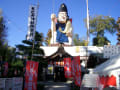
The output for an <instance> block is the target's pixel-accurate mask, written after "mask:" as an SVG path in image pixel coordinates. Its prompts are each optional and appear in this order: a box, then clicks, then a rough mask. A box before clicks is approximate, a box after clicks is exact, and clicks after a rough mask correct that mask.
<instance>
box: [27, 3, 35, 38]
mask: <svg viewBox="0 0 120 90" xmlns="http://www.w3.org/2000/svg"><path fill="white" fill-rule="evenodd" d="M36 22H37V6H35V5H31V6H30V12H29V17H28V34H27V40H33V38H34V35H35V29H36Z"/></svg>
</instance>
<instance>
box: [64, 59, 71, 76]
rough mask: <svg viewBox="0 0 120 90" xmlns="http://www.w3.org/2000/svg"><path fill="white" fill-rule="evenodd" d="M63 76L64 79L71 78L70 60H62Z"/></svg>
mask: <svg viewBox="0 0 120 90" xmlns="http://www.w3.org/2000/svg"><path fill="white" fill-rule="evenodd" d="M64 74H65V77H66V78H70V77H72V75H71V58H64Z"/></svg>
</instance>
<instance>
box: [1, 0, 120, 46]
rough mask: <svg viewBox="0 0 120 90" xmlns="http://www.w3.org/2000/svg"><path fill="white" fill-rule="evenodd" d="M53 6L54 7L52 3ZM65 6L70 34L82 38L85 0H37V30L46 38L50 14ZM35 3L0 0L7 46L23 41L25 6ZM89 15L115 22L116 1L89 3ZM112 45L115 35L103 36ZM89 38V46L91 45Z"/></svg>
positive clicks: (118, 12) (118, 7)
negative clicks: (111, 19)
mask: <svg viewBox="0 0 120 90" xmlns="http://www.w3.org/2000/svg"><path fill="white" fill-rule="evenodd" d="M53 3H54V4H53ZM62 3H65V4H66V5H67V8H68V14H69V17H70V18H72V20H73V22H72V25H73V28H74V33H77V34H79V37H86V27H85V23H84V19H85V18H86V0H39V4H40V6H39V11H38V18H37V28H36V29H37V31H38V32H42V33H44V36H46V35H47V32H48V29H49V28H50V25H51V19H50V15H51V14H52V13H55V14H56V15H57V14H58V10H59V6H60V4H62ZM31 4H37V0H0V8H1V9H2V10H3V16H4V17H5V19H6V24H7V27H8V37H7V39H8V44H9V45H10V46H15V45H17V44H21V41H22V40H25V37H26V34H27V28H28V27H27V26H28V16H29V6H30V5H31ZM89 14H90V16H94V15H105V16H111V17H113V18H115V20H117V19H118V17H119V16H120V0H89ZM105 35H106V36H107V37H108V39H109V40H110V41H111V44H112V45H115V44H116V43H117V40H116V39H117V36H116V34H113V35H110V34H105ZM92 37H93V36H92V35H91V37H90V45H91V43H92V41H91V40H92Z"/></svg>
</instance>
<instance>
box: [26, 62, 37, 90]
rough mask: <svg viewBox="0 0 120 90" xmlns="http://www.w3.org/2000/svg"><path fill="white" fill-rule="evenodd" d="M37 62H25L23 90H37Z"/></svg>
mask: <svg viewBox="0 0 120 90" xmlns="http://www.w3.org/2000/svg"><path fill="white" fill-rule="evenodd" d="M37 75H38V62H35V61H27V63H26V72H25V87H24V90H37Z"/></svg>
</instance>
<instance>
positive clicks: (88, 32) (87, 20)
mask: <svg viewBox="0 0 120 90" xmlns="http://www.w3.org/2000/svg"><path fill="white" fill-rule="evenodd" d="M86 4H87V47H86V66H85V67H87V60H88V45H89V10H88V0H86Z"/></svg>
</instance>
